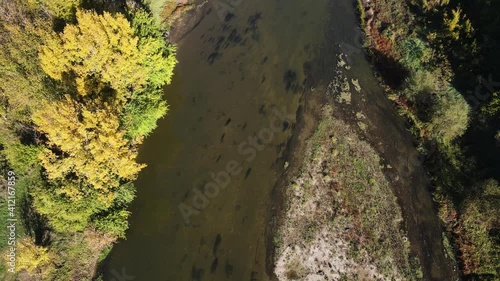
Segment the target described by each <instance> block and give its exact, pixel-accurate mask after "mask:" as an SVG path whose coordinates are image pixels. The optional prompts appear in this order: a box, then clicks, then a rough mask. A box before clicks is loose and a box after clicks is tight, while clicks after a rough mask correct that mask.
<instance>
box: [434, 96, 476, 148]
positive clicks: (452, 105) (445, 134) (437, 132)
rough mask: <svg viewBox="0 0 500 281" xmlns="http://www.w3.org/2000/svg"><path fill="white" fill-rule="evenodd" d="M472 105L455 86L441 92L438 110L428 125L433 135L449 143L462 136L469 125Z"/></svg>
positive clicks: (437, 105) (442, 141)
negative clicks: (470, 105)
mask: <svg viewBox="0 0 500 281" xmlns="http://www.w3.org/2000/svg"><path fill="white" fill-rule="evenodd" d="M469 115H470V107H469V105H468V104H467V102H466V101H465V99H464V98H463V97H462V96H461V95H460V93H458V91H457V90H455V89H454V88H451V87H450V88H449V89H448V90H446V91H443V92H441V93H440V95H439V97H438V102H437V104H436V110H435V112H434V113H433V116H432V118H431V121H430V122H428V123H427V124H426V125H427V126H426V127H427V130H428V131H429V132H430V133H431V137H432V138H435V139H436V140H438V141H440V142H441V143H445V144H448V143H450V142H451V141H453V140H454V139H455V138H457V137H459V136H462V135H463V134H464V133H465V130H466V129H467V127H468V125H469Z"/></svg>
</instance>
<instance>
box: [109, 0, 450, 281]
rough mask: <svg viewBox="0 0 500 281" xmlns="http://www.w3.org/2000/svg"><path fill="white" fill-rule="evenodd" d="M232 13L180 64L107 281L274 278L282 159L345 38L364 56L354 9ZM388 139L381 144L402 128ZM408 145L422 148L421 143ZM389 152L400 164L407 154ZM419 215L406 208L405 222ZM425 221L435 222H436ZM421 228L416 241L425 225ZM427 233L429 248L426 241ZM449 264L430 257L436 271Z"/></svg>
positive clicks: (364, 68)
mask: <svg viewBox="0 0 500 281" xmlns="http://www.w3.org/2000/svg"><path fill="white" fill-rule="evenodd" d="M334 2H335V3H334ZM214 3H221V1H216V0H209V1H208V3H207V5H211V7H212V8H214V6H213V4H214ZM232 3H235V7H234V11H233V14H234V16H233V17H226V18H225V19H224V18H221V17H219V16H218V15H217V13H216V12H215V10H214V9H212V12H211V13H209V14H208V15H207V16H206V17H205V18H204V19H203V20H202V21H201V22H200V24H199V25H197V26H196V28H195V29H194V30H193V31H192V32H190V33H189V34H188V35H186V37H184V38H183V39H182V40H181V42H180V43H179V52H178V59H179V64H178V65H177V67H176V69H175V77H174V79H173V82H172V84H171V85H170V86H168V87H167V89H166V99H167V100H168V102H169V104H170V111H169V114H168V116H167V117H166V118H164V119H162V120H161V121H160V122H159V127H158V128H157V129H156V130H155V131H154V133H153V134H152V135H151V136H150V137H149V138H148V139H147V140H146V141H145V143H144V145H143V146H142V147H141V151H140V159H139V160H140V161H141V162H143V163H147V164H148V167H147V168H145V169H144V170H143V172H141V174H140V177H139V179H138V180H137V182H136V186H137V189H138V193H137V198H136V200H135V201H134V202H133V204H132V206H131V212H132V216H131V219H130V229H129V230H128V232H127V239H126V240H123V241H120V243H118V244H117V245H116V246H115V247H114V248H113V250H112V252H111V254H110V255H109V257H108V259H107V260H106V262H105V268H104V273H105V280H116V281H124V280H129V281H131V280H147V281H149V280H153V281H156V280H164V281H201V280H204V281H205V280H211V281H222V280H234V281H247V280H248V281H257V280H258V281H265V280H271V277H270V276H268V273H267V272H266V256H267V252H266V238H265V232H266V226H267V224H268V223H269V222H268V220H269V212H270V208H271V206H272V205H273V202H272V198H271V191H272V189H273V186H274V184H275V183H276V180H277V177H278V176H279V175H278V174H277V171H278V168H279V167H282V166H283V163H282V162H280V161H278V159H279V157H280V155H281V154H282V153H283V150H284V149H285V146H286V142H287V140H288V138H289V137H290V135H291V133H292V131H293V130H292V129H293V123H294V118H293V117H292V116H294V115H295V112H296V111H297V108H298V106H299V100H300V97H301V94H302V93H303V91H304V90H310V89H314V88H315V87H318V88H321V86H320V85H317V84H318V83H325V81H324V78H325V77H328V75H333V67H334V65H335V63H336V62H335V59H334V58H335V57H336V55H337V53H336V51H334V50H335V49H338V48H337V47H338V44H339V42H340V41H341V40H342V41H345V42H349V43H350V45H351V46H354V47H355V48H356V47H357V45H356V44H355V43H354V42H353V40H357V39H356V32H355V30H356V19H355V15H354V8H353V5H354V3H351V1H346V0H339V1H329V0H315V1H304V0H288V1H285V0H241V1H236V0H234V1H232ZM330 46H331V47H330ZM352 55H353V57H355V61H353V68H354V70H355V71H354V73H357V75H358V76H363V77H361V79H360V82H362V83H364V84H365V85H367V87H371V88H374V89H377V90H376V91H375V92H377V91H378V92H377V93H376V97H375V98H368V103H367V99H366V98H360V99H359V103H362V102H364V103H365V105H361V106H372V104H376V103H379V104H380V103H381V104H382V105H377V106H376V107H375V106H374V109H373V110H372V111H369V112H368V113H367V115H368V118H372V117H373V116H375V117H373V118H374V120H375V121H374V122H375V123H376V122H378V121H380V120H379V119H383V118H382V117H380V116H383V115H380V112H379V111H380V110H381V109H383V110H386V109H387V110H390V109H389V108H388V104H389V103H388V102H387V103H386V101H382V100H383V93H382V92H381V89H380V87H378V85H377V83H376V80H375V78H374V77H373V75H372V74H371V70H370V69H369V67H368V64H367V62H366V61H364V59H365V58H364V55H363V52H362V51H355V52H354V53H353V54H352ZM356 67H358V68H359V71H357V72H356ZM330 71H331V74H330ZM326 83H327V81H326ZM323 86H324V85H323ZM354 102H356V98H354ZM290 114H293V115H292V116H290ZM379 115H380V116H379ZM371 116H372V117H371ZM376 116H379V117H376ZM388 118H394V116H392V115H391V116H389V117H388ZM377 120H378V121H377ZM380 122H382V123H384V121H383V120H382V121H380ZM374 128H376V126H375V127H374ZM381 130H382V135H383V134H384V130H395V129H394V128H392V127H387V128H381ZM256 136H258V137H259V138H260V139H262V140H263V141H256V138H255V137H256ZM403 146H404V145H403ZM406 147H408V149H412V146H411V142H410V143H409V145H408V144H406ZM381 150H382V152H387V154H388V155H387V156H388V157H390V156H391V153H393V156H394V157H396V156H397V155H395V154H394V153H397V151H392V152H391V150H390V149H389V150H388V151H383V149H381ZM401 153H408V151H405V150H403V152H401ZM214 183H217V185H216V184H214ZM217 186H218V187H217ZM205 188H206V189H207V190H205ZM408 188H409V189H410V190H413V192H415V189H412V188H410V187H408ZM418 188H425V186H423V187H422V186H419V187H418ZM203 192H205V195H208V197H207V196H205V195H204V196H201V195H200V194H202V193H203ZM422 192H423V193H422V194H423V195H418V194H420V193H418V194H417V195H415V196H416V198H418V200H419V202H420V200H423V201H424V202H425V204H427V205H429V204H430V205H432V202H431V201H430V200H431V199H430V196H429V194H428V192H427V191H422ZM399 196H402V197H405V196H406V199H404V200H400V201H401V203H403V204H408V205H411V204H414V203H412V199H411V198H412V197H410V196H413V195H411V194H406V195H404V194H403V195H402V194H399ZM425 204H424V205H425ZM419 206H421V205H418V206H417V207H419ZM417 207H414V206H413V207H412V206H410V207H408V208H409V209H408V210H407V213H411V212H413V211H414V209H415V208H417ZM423 212H424V213H425V214H424V215H423V217H424V218H426V219H427V217H428V216H434V214H435V213H434V212H433V211H432V210H431V209H427V210H424V211H423ZM406 217H407V216H406ZM417 217H418V216H417ZM429 219H430V220H431V222H429V224H430V225H431V226H432V227H431V228H432V232H431V233H430V234H426V233H424V234H422V233H421V232H420V233H417V232H416V234H415V238H414V239H412V238H411V237H410V239H411V240H414V241H415V243H417V244H418V245H417V246H416V247H415V252H417V253H420V255H421V256H423V255H425V254H429V253H428V252H426V253H424V252H422V251H421V247H424V248H425V247H427V248H433V247H435V245H427V246H425V245H424V246H422V245H420V243H427V242H428V240H429V239H430V240H433V239H434V240H435V239H437V238H436V235H439V237H438V238H439V239H440V233H439V232H437V233H436V227H435V226H436V220H434V219H432V218H429ZM411 224H412V225H414V228H411V227H410V228H411V230H412V231H413V230H415V229H416V228H417V227H418V225H417V224H415V222H411ZM410 228H409V229H410ZM424 232H425V228H424ZM418 235H430V237H431V238H429V239H427V238H425V239H423V240H422V241H424V242H422V241H421V240H419V238H418V237H417V236H418ZM439 239H438V240H439ZM425 241H427V242H425ZM437 247H439V245H438V246H437ZM429 255H430V254H429ZM432 255H433V256H434V255H435V254H432ZM440 255H441V254H440ZM439 260H440V259H439V258H437V259H434V258H432V257H431V258H430V261H429V264H432V263H433V262H435V261H439ZM429 270H435V269H430V267H429ZM443 274H446V273H443V272H442V269H441V268H439V266H438V269H437V273H436V276H438V277H436V278H437V279H436V278H429V279H436V280H439V279H440V278H441V277H442V276H444V275H443ZM426 275H427V273H426ZM439 276H441V277H439ZM441 280H445V279H441Z"/></svg>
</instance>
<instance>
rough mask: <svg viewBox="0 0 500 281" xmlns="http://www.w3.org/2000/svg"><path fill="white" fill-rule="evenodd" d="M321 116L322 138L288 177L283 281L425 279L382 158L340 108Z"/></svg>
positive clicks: (281, 245)
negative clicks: (338, 113)
mask: <svg viewBox="0 0 500 281" xmlns="http://www.w3.org/2000/svg"><path fill="white" fill-rule="evenodd" d="M315 109H316V110H317V111H319V112H321V113H320V114H319V117H320V119H317V120H316V121H318V122H315V123H316V126H314V127H316V129H315V132H314V133H313V135H312V136H311V137H310V138H308V139H307V141H306V144H305V147H304V150H303V156H304V157H303V158H302V159H300V161H298V165H296V166H295V167H290V170H289V171H288V173H289V175H290V179H289V181H288V183H287V185H286V187H285V189H286V190H285V191H284V192H285V197H286V198H287V199H286V202H285V206H286V207H285V214H284V216H283V217H282V220H281V221H282V225H281V227H280V228H279V231H278V233H277V236H276V237H275V240H274V243H275V246H276V247H277V251H276V259H277V260H276V268H275V273H276V275H277V277H278V279H279V280H296V279H300V280H319V279H318V278H326V279H327V280H338V279H347V280H351V279H356V280H372V279H384V280H386V279H396V280H401V279H404V280H419V279H420V278H421V277H422V272H421V271H420V269H419V267H418V262H417V264H415V261H414V260H412V258H411V257H410V245H409V242H408V238H407V237H406V234H405V233H404V232H403V231H402V229H401V222H402V213H401V209H400V208H399V206H398V205H397V202H396V197H395V195H394V194H393V193H392V190H391V189H390V187H389V182H388V180H387V179H386V177H385V175H384V173H383V171H382V167H381V166H380V162H381V159H380V158H379V156H378V155H377V153H376V152H375V150H374V149H373V148H372V147H371V146H370V145H369V144H368V143H367V142H366V141H363V140H361V139H360V138H359V135H357V133H356V132H355V130H354V129H353V128H352V127H351V126H349V125H348V124H346V123H344V122H343V121H341V120H340V119H338V117H337V116H334V114H333V110H334V108H332V107H331V106H328V105H327V106H324V107H323V108H315ZM322 276H323V277H322Z"/></svg>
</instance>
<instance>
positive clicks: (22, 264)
mask: <svg viewBox="0 0 500 281" xmlns="http://www.w3.org/2000/svg"><path fill="white" fill-rule="evenodd" d="M50 261H51V258H50V255H49V252H48V249H47V248H44V247H42V246H37V245H35V243H34V241H33V239H32V238H31V237H25V238H22V239H21V240H20V241H19V242H18V246H17V256H16V271H17V272H19V271H21V270H26V271H28V273H30V274H34V273H35V270H41V269H42V268H44V267H46V266H47V265H49V263H50Z"/></svg>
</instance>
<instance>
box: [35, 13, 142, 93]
mask: <svg viewBox="0 0 500 281" xmlns="http://www.w3.org/2000/svg"><path fill="white" fill-rule="evenodd" d="M76 19H77V22H78V23H77V24H76V25H72V24H70V25H67V26H66V27H65V28H64V31H63V32H62V33H59V34H53V35H52V36H51V37H50V38H49V40H47V41H46V43H45V45H44V46H42V47H41V49H40V63H41V66H42V68H43V70H44V71H45V72H46V73H47V74H48V75H49V76H50V77H51V78H53V79H55V80H60V81H65V82H67V80H74V82H75V84H76V88H77V92H78V94H80V95H82V96H85V95H88V94H90V93H96V92H99V91H100V90H101V89H102V88H103V87H111V88H113V89H114V90H116V91H117V92H118V93H119V94H120V95H119V96H120V98H121V99H122V101H124V100H125V99H126V98H127V97H128V96H129V93H130V92H131V91H135V90H140V89H142V88H143V87H144V86H145V84H146V77H147V74H148V73H147V71H146V69H145V68H144V67H142V66H141V62H142V60H143V57H142V56H141V55H140V52H139V49H138V38H137V37H136V36H135V35H134V30H133V29H132V27H131V26H130V23H129V22H128V21H127V19H126V18H125V17H124V16H123V15H121V14H116V15H111V14H110V13H108V12H104V13H103V14H102V15H98V14H97V13H95V12H91V11H85V10H78V11H77V12H76Z"/></svg>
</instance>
